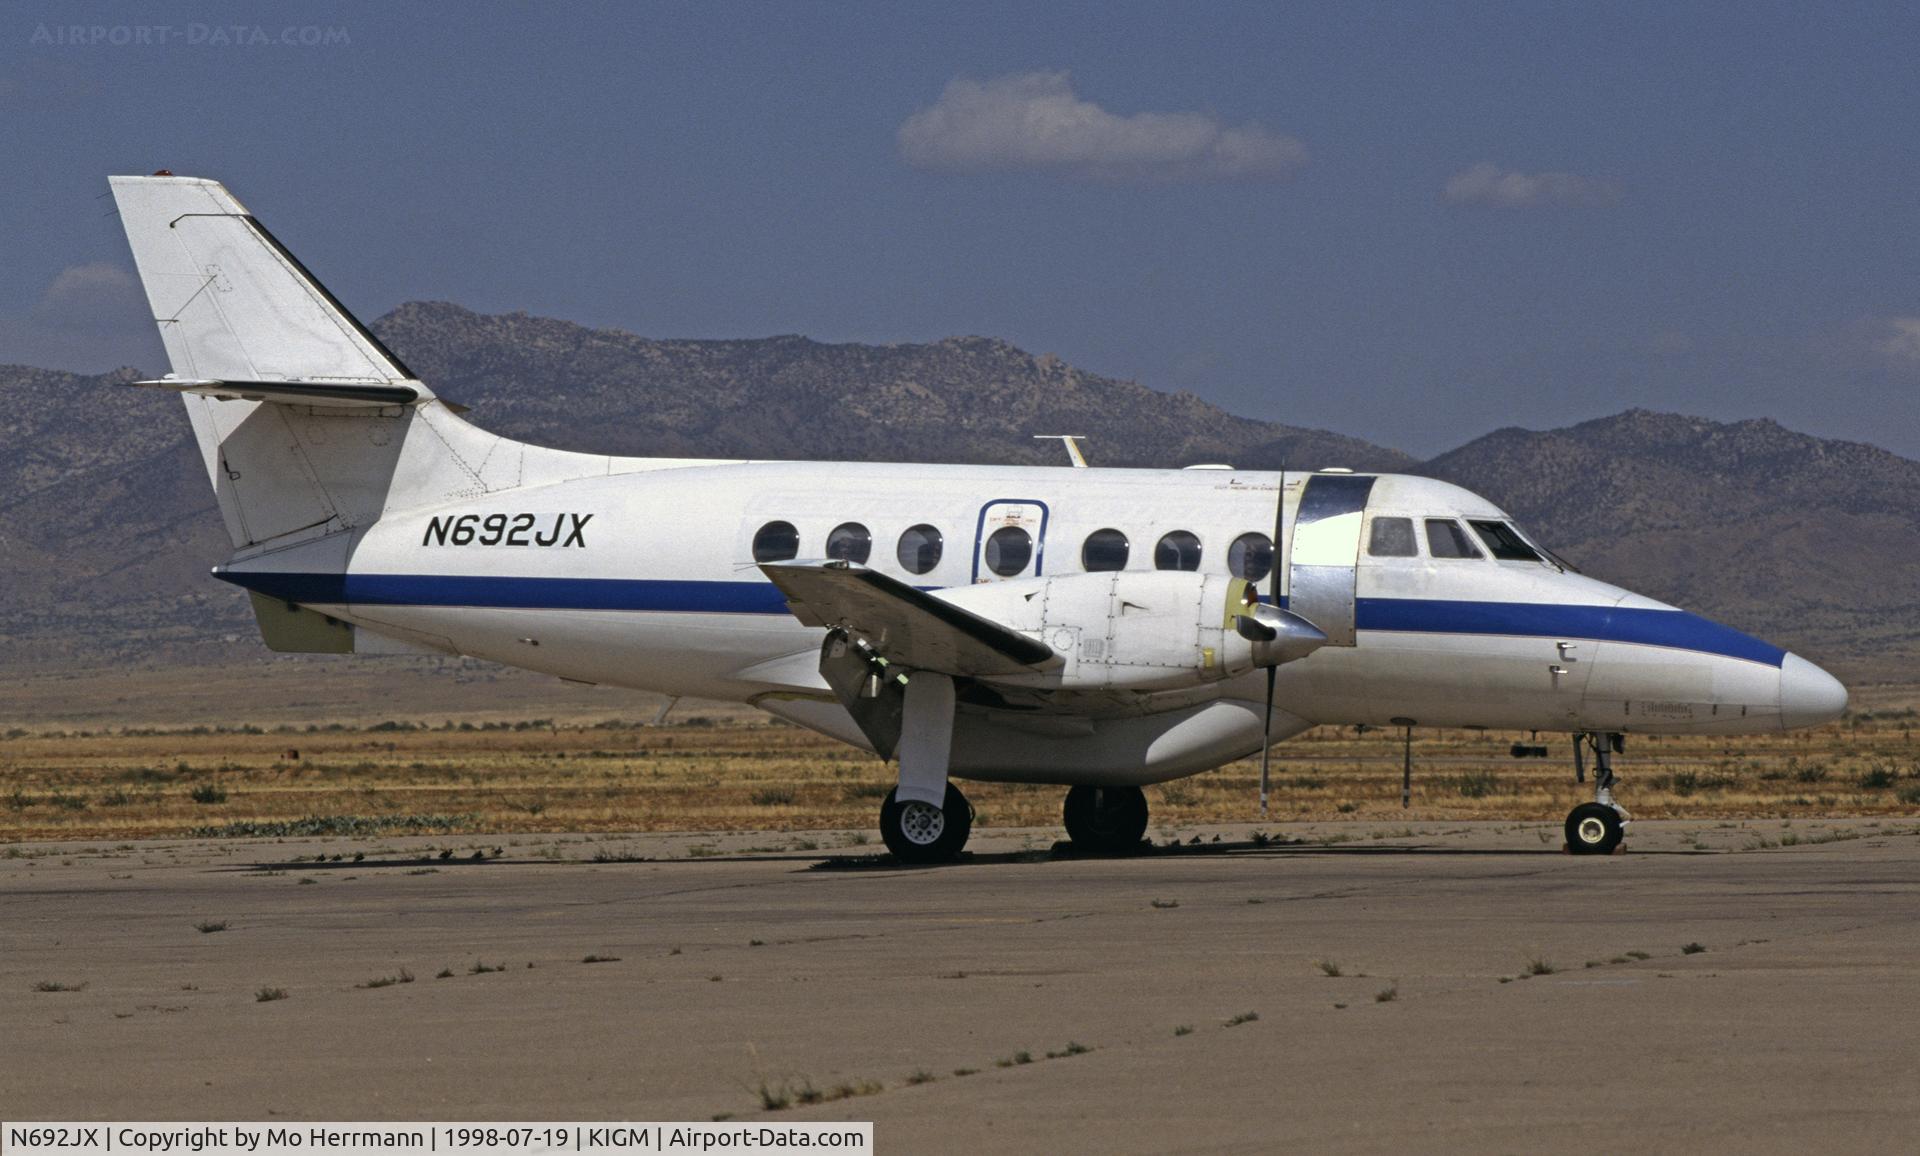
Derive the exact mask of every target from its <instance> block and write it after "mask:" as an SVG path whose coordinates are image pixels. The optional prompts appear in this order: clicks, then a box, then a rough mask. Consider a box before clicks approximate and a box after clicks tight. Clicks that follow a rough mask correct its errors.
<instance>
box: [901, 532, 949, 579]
mask: <svg viewBox="0 0 1920 1156" xmlns="http://www.w3.org/2000/svg"><path fill="white" fill-rule="evenodd" d="M942 544H943V543H942V540H941V538H940V531H938V530H936V529H934V528H933V527H932V526H929V525H926V524H925V523H921V524H920V525H918V526H909V527H907V528H906V529H905V530H904V531H902V532H901V534H900V545H899V546H898V547H897V548H896V549H895V551H894V552H895V553H896V554H897V555H898V556H899V558H900V568H901V569H902V570H905V571H906V572H907V573H909V574H925V573H927V572H928V571H929V570H932V569H933V568H934V567H935V566H938V565H939V564H940V547H941V546H942Z"/></svg>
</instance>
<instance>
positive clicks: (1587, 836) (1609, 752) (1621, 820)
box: [1567, 732, 1630, 855]
mask: <svg viewBox="0 0 1920 1156" xmlns="http://www.w3.org/2000/svg"><path fill="white" fill-rule="evenodd" d="M1588 749H1591V750H1592V751H1593V802H1591V803H1582V804H1580V805H1579V806H1578V807H1575V808H1574V809H1573V810H1572V811H1569V812H1568V813H1567V850H1568V851H1570V852H1572V853H1573V854H1575V855H1607V854H1611V853H1612V852H1613V850H1614V849H1615V848H1616V847H1618V846H1620V841H1621V840H1622V839H1625V838H1626V836H1627V823H1628V821H1629V818H1630V817H1629V816H1628V814H1627V812H1626V809H1625V808H1624V807H1622V806H1620V804H1618V803H1616V802H1614V801H1613V784H1614V782H1615V780H1614V775H1613V756H1614V755H1615V754H1617V753H1619V752H1620V751H1623V750H1625V749H1626V736H1625V735H1621V734H1615V733H1609V734H1592V733H1586V732H1582V733H1579V734H1576V735H1574V736H1573V768H1574V781H1575V782H1585V781H1586V777H1587V766H1586V760H1585V757H1584V756H1585V752H1586V750H1588Z"/></svg>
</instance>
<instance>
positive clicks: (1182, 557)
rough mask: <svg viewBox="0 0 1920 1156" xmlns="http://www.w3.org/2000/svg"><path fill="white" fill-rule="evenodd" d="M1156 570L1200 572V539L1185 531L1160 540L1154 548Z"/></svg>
mask: <svg viewBox="0 0 1920 1156" xmlns="http://www.w3.org/2000/svg"><path fill="white" fill-rule="evenodd" d="M1153 568H1154V569H1155V570H1198V569H1199V568H1200V539H1199V538H1196V537H1194V536H1193V535H1192V534H1190V533H1188V532H1187V531H1185V530H1175V531H1173V532H1172V533H1169V534H1168V535H1166V536H1165V537H1163V538H1161V539H1160V542H1159V544H1158V545H1156V546H1155V547H1154V548H1153Z"/></svg>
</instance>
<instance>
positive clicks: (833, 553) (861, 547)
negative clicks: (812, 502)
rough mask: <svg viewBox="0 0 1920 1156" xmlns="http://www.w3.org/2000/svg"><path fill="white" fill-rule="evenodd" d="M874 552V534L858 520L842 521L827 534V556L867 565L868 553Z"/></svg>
mask: <svg viewBox="0 0 1920 1156" xmlns="http://www.w3.org/2000/svg"><path fill="white" fill-rule="evenodd" d="M872 553H873V535H872V534H869V533H867V528H866V527H865V526H862V525H861V524H860V523H858V522H842V523H840V524H839V525H838V526H835V527H834V528H833V532H832V533H830V534H828V535H827V557H829V558H836V559H839V560H840V561H842V562H858V563H860V564H861V565H863V566H864V565H866V562H867V557H868V555H870V554H872Z"/></svg>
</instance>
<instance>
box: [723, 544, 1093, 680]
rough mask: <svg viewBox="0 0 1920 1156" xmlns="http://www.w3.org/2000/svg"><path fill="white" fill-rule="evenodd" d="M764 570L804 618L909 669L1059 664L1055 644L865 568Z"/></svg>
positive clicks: (1026, 668)
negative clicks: (843, 632) (846, 635)
mask: <svg viewBox="0 0 1920 1156" xmlns="http://www.w3.org/2000/svg"><path fill="white" fill-rule="evenodd" d="M760 570H761V572H762V573H764V574H766V576H767V578H768V579H769V580H770V581H772V583H773V584H774V585H775V586H777V587H779V588H780V592H781V593H782V594H784V595H786V596H787V605H788V606H789V607H790V608H792V610H793V613H794V616H795V617H797V618H799V619H800V621H801V622H804V623H806V624H807V625H809V626H828V627H837V628H840V629H844V630H846V631H847V632H848V633H849V634H851V635H853V636H854V637H856V638H858V639H860V640H861V641H863V642H865V643H866V644H867V645H868V646H869V647H870V648H872V650H873V651H874V653H876V654H878V655H880V656H881V657H882V658H885V659H886V660H887V661H888V662H892V663H897V664H898V665H900V666H902V667H905V668H907V669H909V670H937V671H939V672H941V673H943V674H954V675H970V676H987V675H996V674H1023V673H1028V672H1031V671H1033V670H1035V669H1036V668H1043V667H1045V666H1048V665H1051V664H1055V663H1058V662H1059V661H1060V659H1059V657H1058V656H1057V655H1055V654H1054V651H1053V648H1052V647H1051V646H1048V645H1047V644H1046V643H1044V642H1042V641H1040V640H1039V639H1037V638H1034V637H1032V636H1031V635H1027V634H1022V633H1020V632H1019V631H1017V630H1013V629H1011V628H1009V627H1006V626H1003V625H1001V624H1000V623H998V622H995V621H994V620H992V619H991V618H984V617H982V616H980V615H978V614H975V613H973V612H972V611H970V610H963V609H961V608H960V607H958V606H955V605H953V604H952V603H950V602H946V601H943V600H942V599H940V598H936V597H935V596H933V595H932V594H929V593H927V592H926V591H924V590H919V589H916V588H915V587H912V586H909V585H907V584H906V583H904V582H901V581H899V580H898V579H895V578H889V577H888V576H886V575H885V574H882V573H880V572H878V571H875V570H869V569H867V568H866V567H864V566H855V565H853V564H852V563H849V562H840V561H827V562H767V563H763V564H762V565H761V566H760Z"/></svg>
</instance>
